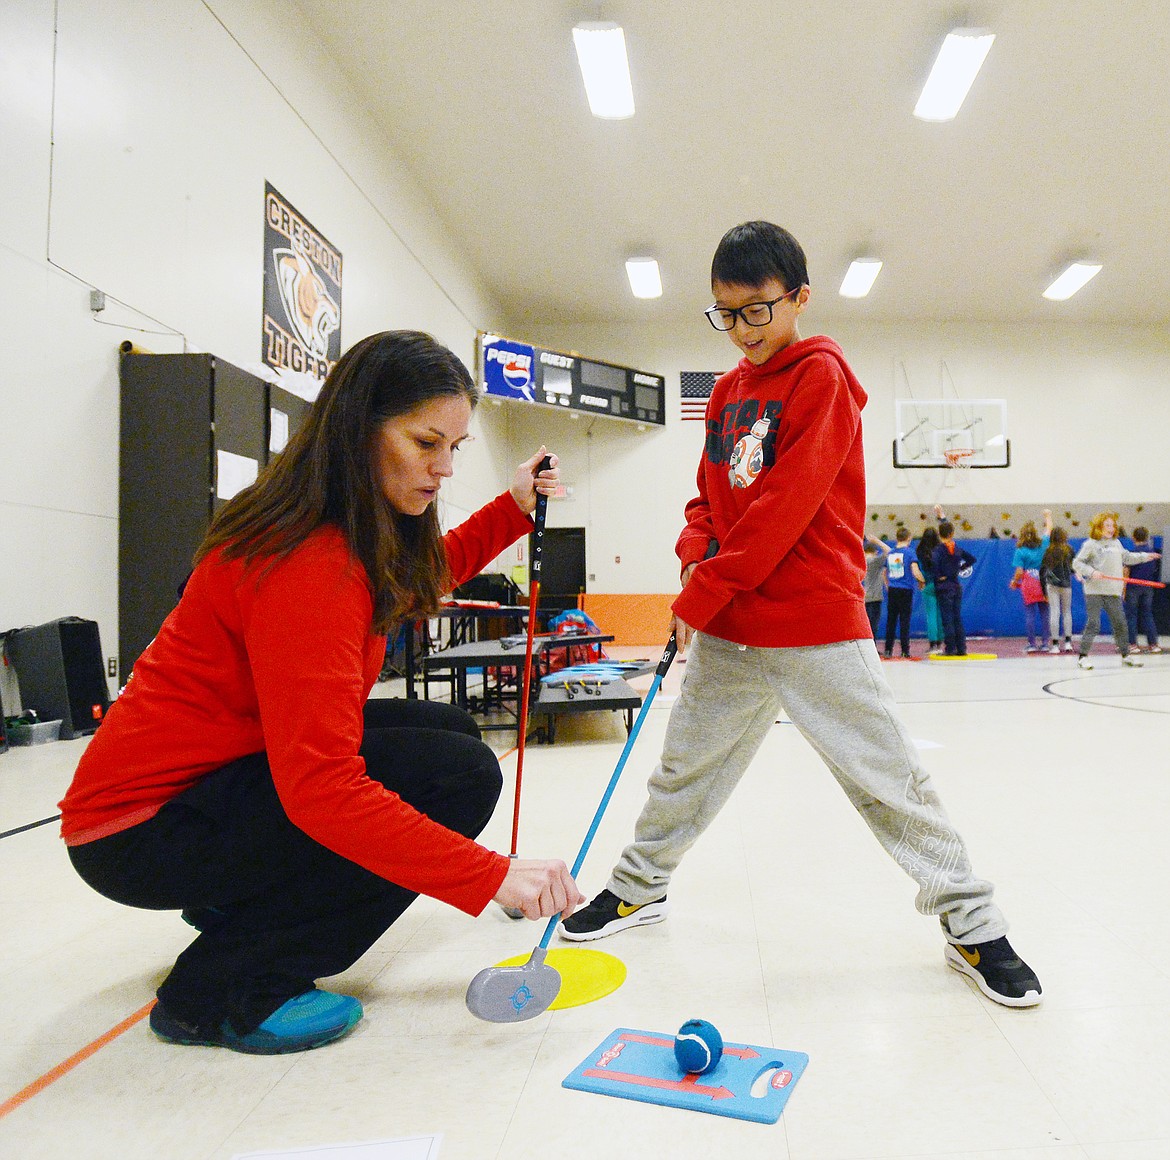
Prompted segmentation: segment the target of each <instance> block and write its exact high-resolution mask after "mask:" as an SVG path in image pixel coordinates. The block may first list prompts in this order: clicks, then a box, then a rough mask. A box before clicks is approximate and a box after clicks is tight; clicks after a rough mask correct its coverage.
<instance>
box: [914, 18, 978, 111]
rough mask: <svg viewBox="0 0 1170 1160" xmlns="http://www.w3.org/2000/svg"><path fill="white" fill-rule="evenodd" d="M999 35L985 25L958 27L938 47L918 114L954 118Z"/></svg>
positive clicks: (916, 109)
mask: <svg viewBox="0 0 1170 1160" xmlns="http://www.w3.org/2000/svg"><path fill="white" fill-rule="evenodd" d="M994 39H995V33H994V32H988V31H987V30H986V29H984V28H956V29H955V31H954V32H949V33H947V37H946V39H945V40H944V41H943V43H942V48H940V49H939V50H938V56H937V57H935V60H934V64H933V65H932V66H931V70H930V76H928V77H927V78H926V84H925V85H923V87H922V95H921V96H920V97H919V98H918V104H917V105H915V106H914V116H916V117H918V118H919V120H922V121H952V120H954V118H955V115H956V114H957V113H958V111H959V108H960V106H961V105H962V104H963V102H964V101H965V100H966V99H967V93H968V92H969V91H970V88H971V85H972V84H973V83H974V81H975V76H976V74H977V73H978V72H979V70H980V68H982V66H983V61H984V59H985V58H986V56H987V53H988V51H989V50H990V48H991V42H992V41H993V40H994Z"/></svg>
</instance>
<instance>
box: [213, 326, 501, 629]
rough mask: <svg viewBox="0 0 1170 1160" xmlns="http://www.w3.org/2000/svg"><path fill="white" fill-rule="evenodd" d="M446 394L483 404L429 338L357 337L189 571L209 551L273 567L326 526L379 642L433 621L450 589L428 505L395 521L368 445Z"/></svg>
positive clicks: (460, 369)
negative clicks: (358, 578)
mask: <svg viewBox="0 0 1170 1160" xmlns="http://www.w3.org/2000/svg"><path fill="white" fill-rule="evenodd" d="M446 395H456V396H462V397H463V398H465V399H467V401H468V402H469V403H470V405H471V406H472V407H474V406H475V404H476V403H477V402H478V400H479V395H478V392H477V391H476V388H475V384H474V382H473V381H472V378H471V375H470V374H469V373H468V371H467V368H466V367H465V366H464V365H463V363H462V362H461V361H460V360H459V358H458V357H457V356H456V355H454V354H453V353H452V352H451V351H450V350H448V349H447V348H446V347H445V346H443V345H442V344H441V343H438V342H436V341H435V340H434V339H433V338H432V337H431V336H430V335H429V334H423V333H422V332H421V331H415V330H390V331H384V332H383V333H381V334H374V335H371V336H370V337H369V338H364V339H362V340H361V342H359V343H357V344H356V345H355V346H353V347H351V348H350V349H349V350H348V351H346V353H345V354H343V355H342V356H341V358H340V359H339V360H338V361H337V364H336V365H335V366H334V368H333V370H332V371H331V372H330V374H329V376H328V378H326V380H325V382H324V383H323V384H322V387H321V392H320V394H319V395H318V396H317V400H316V402H315V403H314V404H313V406H312V408H311V410H310V412H309V415H308V417H307V418H306V419H305V422H304V423H303V424H302V426H301V428H300V430H299V431H298V432H297V433H296V435H294V436H293V438H292V439H291V440H290V441H289V443H288V446H287V447H285V449H284V450H283V451H282V452H281V453H280V455H279V456H278V457H277V458H276V459H275V460H274V461H273V462H272V463H271V464H270V465H269V466H268V467H267V468H266V469H265V470H264V472H263V473H262V474H261V475H260V477H259V478H258V479H257V480H256V482H255V483H254V484H252V486H251V487H249V488H247V489H245V490H244V491H242V492H240V493H239V494H238V495H236V496H235V497H234V498H233V499H231V500H230V501H229V502H228V503H227V504H226V505H225V506H224V507H222V508H221V509H220V510H219V511H218V512H217V513H216V515H215V517H214V518H213V520H212V522H211V527H210V528H209V529H208V532H207V535H206V537H205V538H204V540H203V543H202V544H200V545H199V548H198V550H197V551H196V553H195V562H196V563H198V562H199V561H200V560H202V559H203V558H204V557H205V556H206V555H207V554H208V553H209V552H211V551H214V550H215V549H217V548H222V550H223V555H224V557H225V558H226V559H233V558H239V557H244V558H245V559H247V560H248V561H249V563H251V562H253V561H256V560H260V559H265V558H270V559H272V560H273V561H275V560H276V559H278V558H280V557H282V556H285V555H287V554H288V553H289V552H291V551H293V549H295V548H296V547H297V546H298V545H300V544H301V543H303V541H304V540H305V539H306V538H307V537H308V536H309V535H310V534H311V533H312V532H314V531H316V529H317V528H319V527H320V526H321V525H322V524H333V525H335V526H336V527H337V528H338V529H340V531H341V533H342V535H344V536H345V540H346V543H347V544H348V545H349V548H350V551H351V552H352V553H353V555H354V556H355V557H356V558H357V559H358V560H359V561H360V562H361V564H362V566H363V567H364V568H365V570H366V575H367V576H368V577H369V579H370V584H371V585H372V587H373V590H374V621H373V628H374V630H375V631H376V632H388V631H389V629H390V628H391V627H392V626H393V625H394V624H396V623H398V622H400V621H401V620H403V619H406V618H407V617H410V618H418V617H424V616H429V615H432V614H433V613H434V612H435V611H436V610H437V609H438V607H439V602H440V599H441V598H442V596H443V594H444V593H445V592H446V591H447V589H448V585H449V582H450V574H449V572H448V569H447V557H446V553H445V552H444V550H443V537H442V533H441V532H440V530H439V519H438V516H437V514H436V513H435V508H434V504H431V505H429V506H428V507H427V510H426V511H425V512H424V513H423V514H422V515H421V516H408V515H404V514H403V513H401V512H399V511H396V510H395V509H394V508H393V507H392V506H391V505H390V503H389V501H388V500H387V499H386V497H385V496H384V495H383V494H382V491H381V488H380V487H379V485H378V480H377V476H376V472H375V469H374V462H373V446H374V439H375V437H376V435H377V433H378V430H379V428H380V426H381V424H382V423H383V422H384V421H385V420H386V419H392V418H395V417H396V416H399V415H404V414H406V413H408V412H410V411H413V410H414V409H415V408H416V407H419V406H422V405H424V404H426V403H428V402H430V401H431V400H432V399H436V398H439V397H441V396H446Z"/></svg>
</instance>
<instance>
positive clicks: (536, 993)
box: [467, 947, 561, 1023]
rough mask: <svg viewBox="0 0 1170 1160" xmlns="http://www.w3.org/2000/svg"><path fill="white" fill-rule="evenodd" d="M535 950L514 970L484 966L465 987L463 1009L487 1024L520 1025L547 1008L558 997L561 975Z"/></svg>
mask: <svg viewBox="0 0 1170 1160" xmlns="http://www.w3.org/2000/svg"><path fill="white" fill-rule="evenodd" d="M547 953H548V952H547V951H546V950H545V948H544V947H537V948H536V949H535V950H534V951H533V952H532V954H531V955H529V957H528V962H526V963H523V964H522V965H521V966H518V967H484V969H483V970H482V971H480V972H479V974H478V975H476V976H475V978H474V979H472V980H471V982H470V983H469V984H468V986H467V1009H468V1011H470V1012H471V1013H472V1015H474V1016H475V1017H476V1018H477V1019H483V1020H485V1021H486V1022H488V1023H522V1022H523V1021H524V1020H525V1019H535V1018H536V1017H537V1015H543V1014H544V1012H545V1011H547V1010H548V1009H549V1005H550V1004H551V1003H552V1001H553V1000H554V999H555V998H556V997H557V995H559V994H560V990H561V976H560V974H559V973H558V972H557V971H556V969H555V968H553V967H550V966H549V965H548V964H547V963H546V962H545V961H544V958H545V955H546V954H547Z"/></svg>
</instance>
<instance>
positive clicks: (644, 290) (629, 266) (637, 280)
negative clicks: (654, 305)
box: [626, 258, 662, 298]
mask: <svg viewBox="0 0 1170 1160" xmlns="http://www.w3.org/2000/svg"><path fill="white" fill-rule="evenodd" d="M626 277H627V278H629V280H630V290H631V291H633V294H634V297H635V298H661V297H662V277H661V275H660V274H659V272H658V263H657V262H656V261H655V260H654V259H653V258H628V259H626Z"/></svg>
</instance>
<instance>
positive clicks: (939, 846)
mask: <svg viewBox="0 0 1170 1160" xmlns="http://www.w3.org/2000/svg"><path fill="white" fill-rule="evenodd" d="M711 287H712V290H713V292H714V295H715V304H714V305H713V306H712V307H711V308H710V309H709V310H707V312H706V314H707V318H708V320H709V321H710V322H711V325H712V326H714V327H715V329H716V330H721V331H724V332H726V333H727V335H728V337H729V338H730V339H731V341H732V342H733V343H734V344H735V345H736V346H737V347H738V348H739V349H740V350H741V351H742V352H743V354H744V358H743V359H742V360H741V361H740V363H739V365H738V366H737V367H735V369H734V370H732V371H730V372H728V373H727V374H725V375H724V376H723V377H722V378H721V379H719V381H718V382H717V383H716V384H715V388H714V390H713V391H712V393H711V398H710V401H709V402H708V404H707V415H706V427H707V437H706V444H705V447H704V452H703V457H702V460H701V462H700V464H699V472H698V488H699V494H698V495H697V496H696V497H695V498H694V499H692V500H691V501H690V503H688V504H687V506H686V527H685V528H684V529H683V531H682V534H681V535H680V536H679V539H678V543H677V545H676V551H677V553H678V556H679V559H680V561H681V563H682V593H681V594H680V595H679V597H678V599H677V600H676V601H675V602H674V605H673V611H674V614H675V615H674V631H675V633H676V635H677V638H678V643H679V646H680V648H686V647H687V645H688V643H691V644H692V647H691V650H690V655H689V657H688V663H687V673H686V680H685V681H684V682H683V685H682V690H681V692H680V695H679V697H678V700H677V701H676V702H675V704H674V707H673V709H672V711H671V716H670V724H669V725H668V727H667V732H666V738H665V741H664V744H663V750H662V758H661V761H660V763H659V765H658V767H657V768H656V769H655V771H654V773H653V774H652V775H651V778H650V782H649V787H648V788H649V799H648V801H647V802H646V805H645V807H644V808H643V810H642V814H641V816H640V817H639V819H638V822H637V825H636V827H635V831H634V841H633V842H632V843H631V844H630V845H629V846H627V847H626V849H625V851H624V852H623V854H622V856H621V858H620V859H619V861H618V864H617V865H616V866H615V867H614V870H613V873H612V875H611V877H610V880H609V883H608V886H607V888H606V889H605V890H603V891H602V892H601V894H599V895H598V896H597V897H596V898H595V899H594V900H593V901H592V902H591V903H590V904H589V906H588V907H586V908H585V909H584V910H581V911H578V912H577V913H576V914H574V915H572V916H571V917H569V918H568V919H566V920H565V922H564V923H563V924H562V927H561V931H562V935H563V937H565V938H567V939H570V940H573V941H589V940H593V939H598V938H604V937H605V936H606V935H610V934H614V933H616V932H617V931H619V930H624V929H626V928H627V927H632V926H643V925H647V924H649V923H654V922H660V921H661V920H662V919H663V918H665V916H666V913H667V903H666V887H667V884H668V883H669V881H670V876H671V874H672V873H673V871H674V869H675V868H676V867H677V866H678V864H679V862H680V861H681V860H682V857H683V855H684V854H685V853H686V851H687V850H688V849H690V847H691V846H692V845H693V844H694V843H695V841H697V839H698V838H699V836H700V835H701V834H702V832H703V831H704V830H705V829H706V828H707V826H708V825H709V824H710V823H711V822H712V820H713V819H714V818H715V816H716V815H717V814H718V813H719V810H720V809H721V808H722V806H723V804H724V802H726V801H727V799H728V798H729V797H730V795H731V793H732V791H733V790H734V788H735V786H736V785H737V784H738V782H739V779H740V777H741V776H742V775H743V773H744V771H745V770H746V769H747V767H748V765H749V764H750V763H751V761H752V759H753V758H754V757H755V755H756V753H757V751H758V750H759V748H760V745H761V744H762V743H763V740H764V737H765V736H766V735H767V733H768V731H769V729H770V728H771V727H772V724H773V722H774V721H775V720H776V716H777V713H778V711H779V710H780V709H781V708H783V709H784V710H785V711H786V712H787V714H788V716H789V717H790V718H791V720H792V722H793V724H795V725H796V727H797V728H798V729H799V730H800V732H801V733H802V734H803V735H804V736H805V737H806V738H807V739H808V741H809V742H810V743H811V744H812V746H813V747H814V748H815V749H816V750H817V752H818V753H820V754H821V756H822V757H823V759H824V760H825V763H826V764H827V765H828V766H829V768H830V769H831V770H832V772H833V775H834V776H835V777H836V778H837V780H838V781H839V782H840V783H841V785H842V787H843V788H844V789H845V792H846V794H847V795H848V796H849V799H850V801H852V802H853V803H854V806H855V807H856V808H857V810H858V811H859V812H860V813H861V816H862V817H863V818H864V820H865V822H866V823H867V824H868V825H869V827H870V829H871V830H872V831H873V832H874V835H875V836H876V837H877V839H878V840H879V841H880V842H881V844H882V845H883V847H884V848H885V849H886V851H887V853H889V854H890V856H891V857H893V858H894V859H895V861H896V862H897V863H898V864H899V865H900V866H901V867H902V868H903V869H904V870H905V871H906V872H907V873H908V874H909V875H910V876H911V877H912V878H913V879H914V880H915V881H916V882H917V883H918V886H919V892H918V896H917V899H916V906H917V907H918V909H919V911H921V912H922V913H923V914H933V915H936V916H937V917H938V919H939V922H940V923H941V925H942V929H943V934H944V936H945V937H946V940H947V945H946V961H947V962H948V963H949V964H950V965H951V966H952V967H954V968H955V969H956V970H959V971H961V972H962V973H963V974H965V975H967V976H969V977H970V978H971V979H972V980H974V982H975V983H976V984H977V985H978V987H979V989H980V990H981V991H982V992H983V993H984V994H985V995H986V996H987V997H988V998H990V999H993V1000H994V1001H995V1002H997V1003H1002V1004H1004V1005H1005V1006H1009V1007H1030V1006H1034V1005H1036V1004H1037V1003H1039V1002H1040V997H1041V987H1040V982H1039V980H1038V979H1037V978H1036V975H1035V974H1034V972H1033V971H1032V970H1031V968H1029V967H1028V966H1027V964H1025V963H1024V962H1022V961H1021V960H1020V958H1019V957H1018V956H1017V955H1016V953H1015V951H1014V950H1013V949H1012V947H1011V945H1010V944H1009V942H1008V940H1007V938H1006V937H1005V934H1006V931H1007V923H1006V921H1005V919H1004V917H1003V915H1002V914H1001V912H1000V910H999V908H998V907H997V906H996V904H995V902H994V900H993V898H992V886H991V884H990V883H989V882H985V881H982V880H981V879H978V878H976V877H975V875H974V873H973V872H972V869H971V864H970V860H969V859H968V856H967V851H966V849H965V847H964V845H963V841H962V838H961V837H960V836H959V834H958V833H957V832H956V831H955V829H954V827H953V826H952V825H951V823H950V821H949V820H948V819H947V817H946V814H945V813H944V812H943V809H942V806H941V804H940V802H939V799H938V796H937V795H936V794H935V792H934V790H933V788H932V787H931V784H930V778H929V775H928V774H927V773H926V771H925V770H924V769H923V768H922V766H921V765H920V764H919V761H918V755H917V750H916V748H915V745H914V742H913V740H912V739H911V737H910V735H909V734H908V733H907V731H906V728H905V726H904V725H902V723H901V721H900V720H899V718H898V715H897V707H896V705H895V703H894V698H893V694H892V693H891V691H890V689H889V686H888V685H887V684H886V681H885V678H884V676H883V675H882V668H881V663H880V661H879V660H878V655H877V650H876V649H875V647H874V642H873V636H872V634H871V632H870V628H869V621H868V619H867V617H866V614H865V604H864V600H863V588H862V576H863V575H864V571H865V561H864V554H863V551H862V528H863V524H864V519H865V465H864V462H863V459H862V440H861V408H862V407H863V406H864V405H865V401H866V395H865V392H864V390H862V387H861V384H860V383H859V382H858V381H857V379H856V377H855V376H854V374H853V372H852V370H850V368H849V366H848V364H847V363H846V362H845V358H844V355H843V354H842V352H841V349H840V347H839V346H838V345H837V344H836V343H835V342H833V340H832V339H829V338H825V337H823V336H818V337H814V338H808V339H801V337H800V334H799V332H798V329H797V322H798V319H799V317H800V315H801V314H802V313H803V312H804V310H805V308H806V306H807V305H808V300H809V284H808V271H807V266H806V262H805V256H804V252H803V250H802V249H801V247H800V244H799V243H798V242H797V241H796V239H795V238H794V237H793V236H792V235H791V234H789V233H788V232H787V231H786V230H783V229H781V228H780V227H779V226H775V225H772V224H771V223H769V222H747V223H745V224H743V225H740V226H736V227H735V228H734V229H731V230H729V231H728V232H727V234H725V235H724V237H723V240H722V241H721V242H720V243H719V247H718V249H717V250H716V252H715V257H714V260H713V262H712V266H711ZM692 642H693V643H692Z"/></svg>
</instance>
